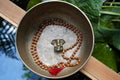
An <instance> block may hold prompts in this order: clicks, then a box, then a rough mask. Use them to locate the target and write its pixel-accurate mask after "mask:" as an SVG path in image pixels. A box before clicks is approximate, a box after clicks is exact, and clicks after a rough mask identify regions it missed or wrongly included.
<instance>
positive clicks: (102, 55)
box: [93, 43, 117, 71]
mask: <svg viewBox="0 0 120 80" xmlns="http://www.w3.org/2000/svg"><path fill="white" fill-rule="evenodd" d="M93 56H94V57H96V58H97V59H98V60H100V61H101V62H103V63H104V64H105V65H107V66H109V67H110V68H111V69H113V70H115V71H117V65H116V64H117V63H116V62H117V61H116V58H117V57H116V55H115V52H114V51H113V49H112V48H110V46H109V45H108V44H106V43H96V44H95V48H94V51H93Z"/></svg>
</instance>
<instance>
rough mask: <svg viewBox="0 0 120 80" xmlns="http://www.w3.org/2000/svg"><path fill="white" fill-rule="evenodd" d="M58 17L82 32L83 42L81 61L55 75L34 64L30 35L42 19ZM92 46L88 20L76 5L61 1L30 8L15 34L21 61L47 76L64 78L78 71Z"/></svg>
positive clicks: (87, 57) (92, 40)
mask: <svg viewBox="0 0 120 80" xmlns="http://www.w3.org/2000/svg"><path fill="white" fill-rule="evenodd" d="M49 18H60V19H63V20H65V21H67V22H68V23H70V24H72V25H74V26H76V27H77V28H78V29H80V31H81V32H82V33H83V42H82V45H81V53H80V55H79V57H80V58H81V62H80V64H79V65H77V66H75V67H67V68H65V69H64V70H62V71H61V72H60V73H59V74H58V75H57V76H52V75H50V74H49V73H48V72H47V71H45V70H43V69H41V68H40V67H39V66H36V64H35V63H34V61H33V60H32V56H31V53H30V44H31V41H32V36H33V35H34V32H35V31H36V29H38V26H39V24H40V22H41V21H42V20H44V19H49ZM93 46H94V35H93V30H92V27H91V24H90V21H89V20H88V18H87V17H86V16H85V14H84V13H83V12H82V11H81V10H80V9H78V8H77V7H76V6H74V5H72V4H70V3H67V2H63V1H51V2H43V3H40V4H38V5H36V6H34V7H33V8H32V9H30V10H29V11H28V12H27V13H26V14H25V16H24V17H23V18H22V20H21V22H20V24H19V27H18V30H17V35H16V47H17V49H18V53H19V55H20V58H21V59H22V61H23V63H24V64H25V65H26V66H27V67H28V68H29V69H30V70H32V71H33V72H35V73H37V74H38V75H40V76H43V77H47V78H53V79H57V78H64V77H67V76H70V75H72V74H74V73H76V72H77V71H79V70H80V69H81V68H82V67H83V66H84V65H85V63H86V62H87V60H88V59H89V57H90V56H91V52H92V49H93Z"/></svg>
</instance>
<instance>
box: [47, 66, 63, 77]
mask: <svg viewBox="0 0 120 80" xmlns="http://www.w3.org/2000/svg"><path fill="white" fill-rule="evenodd" d="M63 68H64V67H59V68H56V67H52V68H50V69H48V71H49V73H50V74H51V75H53V76H56V75H57V74H58V73H59V72H60V71H61V70H62V69H63Z"/></svg>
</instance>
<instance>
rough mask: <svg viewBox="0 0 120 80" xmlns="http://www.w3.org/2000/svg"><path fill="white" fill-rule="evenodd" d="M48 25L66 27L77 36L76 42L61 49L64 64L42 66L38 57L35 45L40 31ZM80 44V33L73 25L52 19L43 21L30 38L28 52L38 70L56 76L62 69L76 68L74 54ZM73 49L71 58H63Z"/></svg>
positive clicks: (77, 58)
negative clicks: (38, 67)
mask: <svg viewBox="0 0 120 80" xmlns="http://www.w3.org/2000/svg"><path fill="white" fill-rule="evenodd" d="M48 25H59V26H61V27H66V28H68V29H69V30H71V31H73V32H74V33H75V34H76V36H77V39H76V42H75V43H74V44H72V45H71V46H70V47H68V48H66V49H63V50H62V52H61V56H62V58H63V59H65V60H66V62H58V63H57V64H53V65H50V66H48V65H46V64H44V63H43V62H42V61H41V60H40V58H39V56H38V52H37V48H36V45H37V42H38V40H39V37H40V36H41V34H42V31H43V30H44V29H45V28H46V26H48ZM81 43H82V33H81V32H80V31H79V29H77V28H76V27H74V26H73V25H71V24H69V23H67V22H66V21H63V20H62V19H59V18H53V19H47V20H44V21H43V22H42V23H41V24H40V26H39V29H38V30H37V31H36V32H35V33H34V36H33V38H32V44H31V47H30V50H31V54H32V57H33V60H34V62H35V63H36V64H37V65H38V66H40V68H42V69H44V70H48V71H49V73H50V74H51V75H53V76H56V75H57V73H59V72H60V71H61V70H62V69H63V68H65V67H74V66H76V65H78V64H79V63H80V58H79V57H76V56H75V54H76V53H77V51H78V50H79V49H80V46H81ZM74 47H76V48H75V49H74V51H73V53H72V54H71V56H70V57H67V56H65V53H66V52H67V51H69V50H71V49H73V48H74ZM72 60H76V61H75V62H71V61H72Z"/></svg>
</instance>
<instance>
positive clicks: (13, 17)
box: [0, 0, 26, 27]
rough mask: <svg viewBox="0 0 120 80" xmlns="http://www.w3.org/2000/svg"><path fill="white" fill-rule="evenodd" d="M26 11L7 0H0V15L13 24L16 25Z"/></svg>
mask: <svg viewBox="0 0 120 80" xmlns="http://www.w3.org/2000/svg"><path fill="white" fill-rule="evenodd" d="M25 13H26V12H25V11H24V10H23V9H21V8H20V7H18V6H17V5H15V4H14V3H12V2H11V1H9V0H4V1H3V0H0V17H2V18H4V19H6V20H7V21H8V22H10V23H12V24H13V25H14V26H16V27H17V26H18V24H19V22H20V20H21V19H22V17H23V16H24V14H25Z"/></svg>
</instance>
